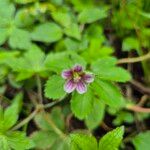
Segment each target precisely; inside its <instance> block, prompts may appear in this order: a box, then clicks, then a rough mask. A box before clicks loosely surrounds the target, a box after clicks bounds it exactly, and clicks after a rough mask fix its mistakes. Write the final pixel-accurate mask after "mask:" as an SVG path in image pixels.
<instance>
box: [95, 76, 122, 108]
mask: <svg viewBox="0 0 150 150" xmlns="http://www.w3.org/2000/svg"><path fill="white" fill-rule="evenodd" d="M92 87H93V90H94V91H95V93H96V94H97V95H98V96H99V97H100V99H101V100H102V101H103V102H104V103H106V104H108V105H109V106H111V107H115V108H118V107H122V106H123V105H124V101H123V100H124V99H123V97H122V94H121V92H120V90H119V89H118V88H117V87H116V86H115V85H114V84H112V83H110V82H107V81H102V80H99V79H95V82H94V83H93V84H92Z"/></svg>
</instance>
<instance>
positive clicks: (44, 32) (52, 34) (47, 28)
mask: <svg viewBox="0 0 150 150" xmlns="http://www.w3.org/2000/svg"><path fill="white" fill-rule="evenodd" d="M61 37H62V30H61V28H60V27H59V26H58V25H57V24H55V23H51V22H46V23H44V24H40V25H38V26H36V27H35V29H34V31H33V33H32V39H33V40H34V41H41V42H46V43H52V42H56V41H58V40H60V39H61Z"/></svg>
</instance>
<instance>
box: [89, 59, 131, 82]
mask: <svg viewBox="0 0 150 150" xmlns="http://www.w3.org/2000/svg"><path fill="white" fill-rule="evenodd" d="M115 63H116V59H115V58H111V57H110V58H109V57H108V58H107V57H106V58H102V59H99V60H97V61H96V62H94V63H93V64H92V69H93V71H94V72H95V73H96V75H97V76H98V78H100V79H102V80H110V81H117V82H126V81H129V80H131V75H130V74H129V72H127V71H126V70H125V69H123V68H120V67H116V66H115Z"/></svg>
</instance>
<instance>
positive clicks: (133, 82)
mask: <svg viewBox="0 0 150 150" xmlns="http://www.w3.org/2000/svg"><path fill="white" fill-rule="evenodd" d="M130 83H131V84H132V85H134V86H135V87H137V89H139V91H142V92H144V93H147V94H150V88H148V87H145V86H144V85H143V84H142V83H140V82H138V81H136V80H132V81H130Z"/></svg>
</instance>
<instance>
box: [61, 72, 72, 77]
mask: <svg viewBox="0 0 150 150" xmlns="http://www.w3.org/2000/svg"><path fill="white" fill-rule="evenodd" d="M61 76H62V78H64V79H69V78H71V77H72V70H64V71H63V72H62V74H61Z"/></svg>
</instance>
